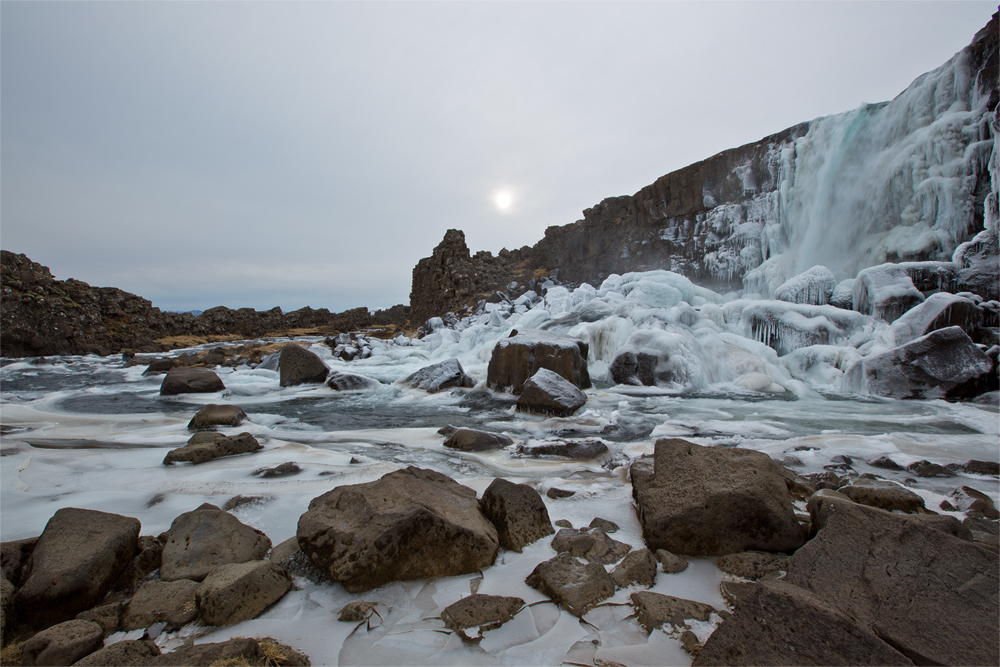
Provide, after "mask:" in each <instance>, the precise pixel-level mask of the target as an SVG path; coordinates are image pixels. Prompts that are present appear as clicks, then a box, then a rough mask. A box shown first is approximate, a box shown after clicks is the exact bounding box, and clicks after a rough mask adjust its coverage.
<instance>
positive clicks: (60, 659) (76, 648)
mask: <svg viewBox="0 0 1000 667" xmlns="http://www.w3.org/2000/svg"><path fill="white" fill-rule="evenodd" d="M103 645H104V630H102V629H101V626H99V625H98V624H97V623H92V622H91V621H81V620H77V619H73V620H72V621H64V622H63V623H59V624H57V625H53V626H52V627H50V628H48V629H47V630H42V631H41V632H39V633H38V634H37V635H35V636H34V637H32V638H31V639H29V640H28V641H26V642H24V644H23V645H22V646H21V664H22V665H26V666H27V665H72V664H73V663H75V662H76V661H77V660H79V659H81V658H83V657H84V656H86V655H89V654H90V653H93V652H94V651H96V650H97V649H99V648H101V646H103Z"/></svg>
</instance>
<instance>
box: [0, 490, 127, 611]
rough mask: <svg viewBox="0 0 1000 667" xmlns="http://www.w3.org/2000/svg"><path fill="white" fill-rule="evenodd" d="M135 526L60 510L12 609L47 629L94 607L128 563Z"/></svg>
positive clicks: (114, 518) (93, 514)
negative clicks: (15, 607) (14, 608)
mask: <svg viewBox="0 0 1000 667" xmlns="http://www.w3.org/2000/svg"><path fill="white" fill-rule="evenodd" d="M138 537H139V521H138V520H136V519H133V518H131V517H125V516H119V515H117V514H108V513H105V512H97V511H94V510H84V509H76V508H72V507H70V508H64V509H61V510H58V511H57V512H56V513H55V514H54V515H53V516H52V518H51V519H49V522H48V524H46V526H45V530H44V531H43V532H42V535H41V537H39V538H38V543H37V545H36V546H35V549H34V551H33V552H32V554H31V560H30V562H29V563H28V565H27V567H26V569H25V571H26V573H27V574H26V577H25V581H24V585H23V586H22V587H21V588H20V589H18V591H17V595H16V596H15V604H16V605H17V609H18V612H19V613H20V614H21V616H22V617H24V618H28V619H31V620H32V622H33V623H34V624H37V626H38V627H45V626H48V625H52V624H54V623H58V622H60V621H63V620H67V619H71V618H73V617H74V616H76V615H77V614H78V613H80V612H81V611H84V610H85V609H89V608H91V607H93V606H94V605H95V604H97V602H99V601H100V600H101V598H103V597H104V595H105V594H107V592H108V591H109V590H110V589H111V584H112V583H113V582H114V580H115V579H116V578H117V577H118V575H119V574H121V572H122V570H123V569H124V568H125V566H126V565H127V564H128V562H129V561H130V560H131V559H132V556H133V554H134V553H135V549H136V543H137V541H138Z"/></svg>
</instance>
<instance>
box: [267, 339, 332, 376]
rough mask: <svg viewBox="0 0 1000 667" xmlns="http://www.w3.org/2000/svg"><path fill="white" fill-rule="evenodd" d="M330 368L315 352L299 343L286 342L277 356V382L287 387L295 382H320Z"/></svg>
mask: <svg viewBox="0 0 1000 667" xmlns="http://www.w3.org/2000/svg"><path fill="white" fill-rule="evenodd" d="M329 372H330V369H329V368H327V365H326V364H324V363H323V360H322V359H320V358H319V356H317V355H316V354H315V353H313V352H310V351H309V350H307V349H305V348H304V347H302V346H301V345H296V344H295V343H287V344H285V345H283V346H282V347H281V356H280V357H279V358H278V373H279V375H280V379H279V381H278V382H279V384H280V385H281V386H282V387H289V386H292V385H297V384H312V383H322V382H325V381H326V376H327V374H329Z"/></svg>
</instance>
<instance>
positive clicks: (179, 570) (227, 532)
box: [160, 503, 271, 581]
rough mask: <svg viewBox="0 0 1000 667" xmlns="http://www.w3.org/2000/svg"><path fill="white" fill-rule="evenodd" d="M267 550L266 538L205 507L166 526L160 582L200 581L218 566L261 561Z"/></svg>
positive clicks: (185, 514)
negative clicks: (167, 528) (167, 527)
mask: <svg viewBox="0 0 1000 667" xmlns="http://www.w3.org/2000/svg"><path fill="white" fill-rule="evenodd" d="M270 548H271V540H270V539H268V537H267V535H265V534H264V533H262V532H260V531H259V530H257V529H256V528H252V527H250V526H248V525H246V524H244V523H243V522H242V521H240V520H239V519H237V518H236V517H234V516H233V515H232V514H230V513H229V512H223V511H222V510H220V509H219V508H218V507H215V506H214V505H209V504H207V503H206V504H204V505H202V506H201V507H199V508H198V509H196V510H193V511H191V512H185V513H184V514H181V515H180V516H178V517H177V518H176V519H174V521H173V523H172V524H170V530H169V531H168V532H167V543H166V544H165V545H164V547H163V556H162V557H161V558H162V561H161V565H160V579H162V580H163V581H177V580H178V579H191V580H194V581H201V580H202V579H204V578H205V577H206V576H208V573H209V572H211V571H212V570H213V569H214V568H216V567H218V566H219V565H227V564H229V563H246V562H247V561H251V560H261V559H263V558H264V556H265V555H267V552H268V550H269V549H270Z"/></svg>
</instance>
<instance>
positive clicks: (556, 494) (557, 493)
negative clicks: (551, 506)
mask: <svg viewBox="0 0 1000 667" xmlns="http://www.w3.org/2000/svg"><path fill="white" fill-rule="evenodd" d="M545 495H547V496H548V497H549V498H552V499H553V500H555V499H556V498H569V497H570V496H575V495H576V491H569V490H568V489H557V488H556V487H554V486H553V487H552V488H551V489H549V490H548V491H546V492H545Z"/></svg>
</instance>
